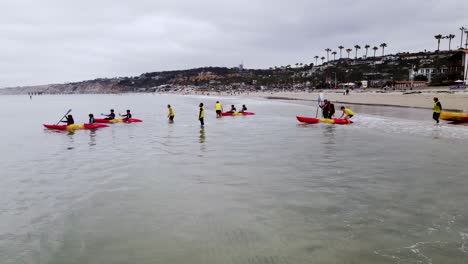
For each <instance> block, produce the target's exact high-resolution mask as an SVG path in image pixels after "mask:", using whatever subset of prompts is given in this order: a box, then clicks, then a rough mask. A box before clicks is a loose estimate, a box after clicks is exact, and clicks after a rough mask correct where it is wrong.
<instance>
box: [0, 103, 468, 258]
mask: <svg viewBox="0 0 468 264" xmlns="http://www.w3.org/2000/svg"><path fill="white" fill-rule="evenodd" d="M216 100H221V101H222V103H223V104H224V105H225V106H227V105H230V104H236V105H237V106H240V105H241V104H243V103H244V104H247V106H248V108H249V110H251V111H253V112H256V113H257V115H255V116H248V117H225V118H222V119H216V118H215V115H214V111H213V108H214V102H215V101H216ZM200 102H204V103H205V104H206V105H207V112H206V121H205V123H206V125H205V128H204V129H201V128H200V125H199V123H198V120H197V114H198V107H197V105H198V104H199V103H200ZM168 103H170V104H171V105H173V106H174V110H175V113H176V118H175V123H173V124H169V123H168V122H167V120H166V115H167V108H166V105H167V104H168ZM69 108H72V109H73V112H72V114H73V115H74V117H75V121H76V122H77V123H79V122H80V121H81V122H84V121H85V120H86V117H87V115H88V114H89V113H91V112H92V113H94V114H95V115H96V116H98V115H99V114H100V113H106V112H107V111H108V110H109V109H110V108H115V109H116V111H117V112H121V113H123V112H124V111H125V110H126V109H131V110H132V113H133V115H134V117H136V118H141V119H143V120H144V122H143V123H136V124H114V125H111V126H110V127H108V128H103V129H101V130H97V131H85V130H82V131H76V132H75V133H74V134H68V133H66V132H53V131H48V130H44V129H43V127H42V124H43V123H55V122H57V121H58V119H59V118H60V117H61V115H63V114H64V112H66V111H67V110H68V109H69ZM354 110H356V112H357V113H358V114H357V115H356V118H355V122H356V123H355V124H353V125H351V126H335V125H329V124H315V125H301V124H299V123H298V122H297V121H296V120H295V115H309V116H310V115H315V108H314V107H313V106H302V105H295V104H288V103H283V102H277V101H266V100H253V99H246V98H240V97H237V98H236V97H233V98H216V97H201V96H200V97H183V96H172V95H171V96H170V95H152V94H134V95H70V96H37V97H34V98H33V100H29V97H26V96H2V97H0V123H1V129H0V139H1V141H0V160H1V162H0V263H2V264H22V263H51V264H61V263H76V264H81V263H88V264H116V263H118V264H120V263H121V264H127V263H143V264H146V263H148V264H150V263H151V264H153V263H162V264H169V263H170V264H176V263H181V264H182V263H184V264H185V263H200V264H210V263H213V264H215V263H216V264H218V263H233V264H242V263H251V264H276V263H326V264H328V263H359V264H362V263H372V264H375V263H468V162H467V160H468V127H464V126H452V125H442V126H434V124H433V122H432V121H431V119H430V118H431V112H430V111H427V119H425V120H423V119H419V118H407V119H403V118H398V117H394V115H393V116H392V115H372V111H371V110H369V109H368V108H366V109H365V110H363V111H361V112H359V111H360V109H359V107H355V108H354ZM387 111H390V110H387ZM417 111H425V110H417ZM363 112H364V113H363ZM421 116H424V115H421Z"/></svg>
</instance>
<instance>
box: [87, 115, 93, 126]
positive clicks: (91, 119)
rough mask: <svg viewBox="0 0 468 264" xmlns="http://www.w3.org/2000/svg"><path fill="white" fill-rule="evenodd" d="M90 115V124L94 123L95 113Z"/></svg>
mask: <svg viewBox="0 0 468 264" xmlns="http://www.w3.org/2000/svg"><path fill="white" fill-rule="evenodd" d="M88 116H89V121H88V123H89V124H94V115H93V114H89V115H88Z"/></svg>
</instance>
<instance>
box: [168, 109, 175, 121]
mask: <svg viewBox="0 0 468 264" xmlns="http://www.w3.org/2000/svg"><path fill="white" fill-rule="evenodd" d="M167 109H169V114H168V115H167V118H169V121H171V122H172V121H174V117H175V114H174V109H172V106H171V105H167Z"/></svg>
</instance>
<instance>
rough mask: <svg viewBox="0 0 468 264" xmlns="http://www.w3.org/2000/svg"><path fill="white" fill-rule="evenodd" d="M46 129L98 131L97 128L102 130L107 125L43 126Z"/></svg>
mask: <svg viewBox="0 0 468 264" xmlns="http://www.w3.org/2000/svg"><path fill="white" fill-rule="evenodd" d="M43 126H44V127H45V128H47V129H54V130H62V131H65V130H68V131H74V130H78V129H98V128H103V127H108V125H104V124H81V125H79V124H73V125H68V126H67V125H46V124H44V125H43Z"/></svg>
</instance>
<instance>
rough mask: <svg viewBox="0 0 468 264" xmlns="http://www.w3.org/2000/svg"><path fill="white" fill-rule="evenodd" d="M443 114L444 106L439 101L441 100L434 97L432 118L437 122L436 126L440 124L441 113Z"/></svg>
mask: <svg viewBox="0 0 468 264" xmlns="http://www.w3.org/2000/svg"><path fill="white" fill-rule="evenodd" d="M441 112H442V104H441V103H440V101H439V98H437V97H434V113H433V114H432V118H433V119H434V120H435V121H436V124H439V117H440V113H441Z"/></svg>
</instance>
